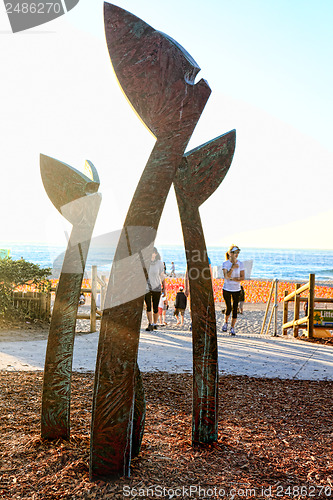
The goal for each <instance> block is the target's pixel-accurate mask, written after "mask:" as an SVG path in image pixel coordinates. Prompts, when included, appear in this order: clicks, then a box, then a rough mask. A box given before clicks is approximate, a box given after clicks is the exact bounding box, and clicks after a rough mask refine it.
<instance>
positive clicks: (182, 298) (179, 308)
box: [173, 286, 187, 326]
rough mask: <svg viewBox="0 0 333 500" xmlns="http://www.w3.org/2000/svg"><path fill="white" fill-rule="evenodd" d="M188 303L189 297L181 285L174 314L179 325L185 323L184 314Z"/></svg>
mask: <svg viewBox="0 0 333 500" xmlns="http://www.w3.org/2000/svg"><path fill="white" fill-rule="evenodd" d="M186 305H187V298H186V295H185V293H184V288H183V287H182V286H180V287H179V291H178V292H177V295H176V300H175V310H174V313H173V314H174V316H176V318H177V323H176V324H177V325H181V326H183V324H184V314H185V309H186ZM179 314H180V322H179Z"/></svg>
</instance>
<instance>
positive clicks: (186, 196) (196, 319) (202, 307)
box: [174, 130, 236, 444]
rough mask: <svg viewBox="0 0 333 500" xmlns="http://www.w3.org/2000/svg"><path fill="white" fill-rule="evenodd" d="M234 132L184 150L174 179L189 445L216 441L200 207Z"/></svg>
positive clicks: (210, 305)
mask: <svg viewBox="0 0 333 500" xmlns="http://www.w3.org/2000/svg"><path fill="white" fill-rule="evenodd" d="M235 139H236V133H235V131H234V130H232V131H231V132H228V133H227V134H224V135H222V136H220V137H218V138H217V139H214V140H212V141H210V142H208V143H207V144H203V145H202V146H199V147H198V148H195V149H194V150H192V151H189V152H188V153H186V154H185V155H184V157H183V161H182V163H181V165H180V167H179V168H178V171H177V176H176V178H175V180H174V186H175V191H176V197H177V203H178V208H179V215H180V219H181V224H182V230H183V236H184V243H185V251H186V260H187V270H188V276H189V284H190V295H191V310H192V339H193V340H192V342H193V410H192V443H193V444H198V443H211V442H214V441H217V424H218V415H217V411H218V400H217V396H218V352H217V338H216V320H215V305H214V293H213V287H212V280H211V274H210V266H209V261H208V254H207V249H206V245H205V237H204V233H203V228H202V224H201V219H200V214H199V206H200V205H202V203H203V202H204V201H206V200H207V198H209V196H210V195H211V194H212V193H213V192H214V191H215V190H216V189H217V188H218V186H219V185H220V183H221V182H222V181H223V179H224V177H225V175H226V174H227V172H228V170H229V167H230V164H231V161H232V158H233V154H234V151H235Z"/></svg>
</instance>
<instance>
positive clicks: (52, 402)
mask: <svg viewBox="0 0 333 500" xmlns="http://www.w3.org/2000/svg"><path fill="white" fill-rule="evenodd" d="M85 167H86V169H85V171H86V173H87V175H84V174H82V173H81V172H79V171H77V170H75V169H74V168H72V167H70V166H69V165H66V164H65V163H62V162H60V161H58V160H55V159H54V158H50V157H49V156H45V155H41V157H40V168H41V175H42V180H43V184H44V187H45V190H46V192H47V194H48V196H49V198H50V200H51V201H52V203H53V204H54V206H55V207H56V209H57V210H59V212H60V213H61V214H62V215H63V216H64V217H65V218H66V219H67V220H68V221H69V222H71V223H72V224H73V229H72V232H71V235H70V238H69V241H68V245H67V250H66V253H65V258H64V262H63V266H62V270H61V275H60V279H59V284H58V288H57V292H56V298H55V303H54V307H53V311H52V318H51V325H50V331H49V337H48V342H47V350H46V358H45V369H44V381H43V396H42V418H41V435H42V437H43V438H47V439H59V438H69V433H70V390H71V374H72V361H73V348H74V336H75V323H76V316H77V309H78V304H79V296H80V290H81V284H82V279H83V275H84V270H85V265H86V259H87V254H88V250H89V245H90V240H91V236H92V232H93V229H94V225H95V221H96V217H97V213H98V210H99V206H100V202H101V195H100V194H99V193H97V191H98V188H99V177H98V174H97V170H96V169H95V167H94V166H93V164H92V163H91V162H89V161H86V165H85Z"/></svg>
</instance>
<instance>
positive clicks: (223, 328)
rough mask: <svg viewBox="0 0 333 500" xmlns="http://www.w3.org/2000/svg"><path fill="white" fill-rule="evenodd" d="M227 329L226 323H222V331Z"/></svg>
mask: <svg viewBox="0 0 333 500" xmlns="http://www.w3.org/2000/svg"><path fill="white" fill-rule="evenodd" d="M227 330H228V324H227V323H224V325H223V326H222V332H226V331H227Z"/></svg>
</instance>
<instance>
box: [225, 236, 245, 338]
mask: <svg viewBox="0 0 333 500" xmlns="http://www.w3.org/2000/svg"><path fill="white" fill-rule="evenodd" d="M239 252H240V249H239V248H238V246H236V245H231V247H230V248H229V250H228V251H227V252H226V254H225V257H226V260H225V262H223V265H222V269H223V276H224V284H223V298H224V301H225V304H226V311H225V319H224V325H223V326H222V332H226V331H228V321H229V316H230V313H231V312H232V319H231V328H230V335H236V334H235V323H236V320H237V309H238V303H239V296H240V291H241V285H240V282H241V281H243V280H244V276H245V272H244V264H243V263H242V262H240V261H239V260H238V255H239Z"/></svg>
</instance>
